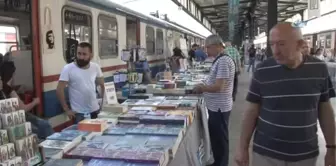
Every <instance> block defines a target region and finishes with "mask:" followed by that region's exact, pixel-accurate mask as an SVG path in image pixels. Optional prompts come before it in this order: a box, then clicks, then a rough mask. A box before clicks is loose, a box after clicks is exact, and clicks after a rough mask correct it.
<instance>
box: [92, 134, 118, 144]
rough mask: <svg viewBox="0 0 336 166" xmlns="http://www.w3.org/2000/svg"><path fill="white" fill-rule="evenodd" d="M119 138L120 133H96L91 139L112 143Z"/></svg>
mask: <svg viewBox="0 0 336 166" xmlns="http://www.w3.org/2000/svg"><path fill="white" fill-rule="evenodd" d="M120 138H122V136H121V135H97V136H95V137H93V138H92V140H91V141H94V142H104V143H107V144H114V143H116V142H117V141H118V140H119V139H120Z"/></svg>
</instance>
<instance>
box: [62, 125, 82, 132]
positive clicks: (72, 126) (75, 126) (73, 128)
mask: <svg viewBox="0 0 336 166" xmlns="http://www.w3.org/2000/svg"><path fill="white" fill-rule="evenodd" d="M64 130H78V125H77V124H74V125H71V126H69V127H67V128H65V129H63V130H62V131H64Z"/></svg>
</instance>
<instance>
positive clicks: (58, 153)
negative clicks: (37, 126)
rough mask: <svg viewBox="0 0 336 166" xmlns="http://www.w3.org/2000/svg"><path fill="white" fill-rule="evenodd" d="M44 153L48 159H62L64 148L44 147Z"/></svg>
mask: <svg viewBox="0 0 336 166" xmlns="http://www.w3.org/2000/svg"><path fill="white" fill-rule="evenodd" d="M43 153H44V156H45V158H46V159H61V158H62V157H63V150H61V149H51V148H43Z"/></svg>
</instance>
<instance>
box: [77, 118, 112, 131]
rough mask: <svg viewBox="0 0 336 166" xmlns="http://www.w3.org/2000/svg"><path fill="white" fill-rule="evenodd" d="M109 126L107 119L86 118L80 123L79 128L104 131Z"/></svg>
mask: <svg viewBox="0 0 336 166" xmlns="http://www.w3.org/2000/svg"><path fill="white" fill-rule="evenodd" d="M106 128H108V123H107V121H106V120H102V119H85V120H82V121H81V122H79V123H78V129H79V130H82V131H90V132H102V131H104V130H105V129H106Z"/></svg>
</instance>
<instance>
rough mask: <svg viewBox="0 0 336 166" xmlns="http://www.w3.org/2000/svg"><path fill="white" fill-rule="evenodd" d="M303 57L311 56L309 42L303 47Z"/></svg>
mask: <svg viewBox="0 0 336 166" xmlns="http://www.w3.org/2000/svg"><path fill="white" fill-rule="evenodd" d="M301 53H302V55H304V56H310V48H309V46H308V43H307V41H304V43H303V46H302V52H301Z"/></svg>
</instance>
